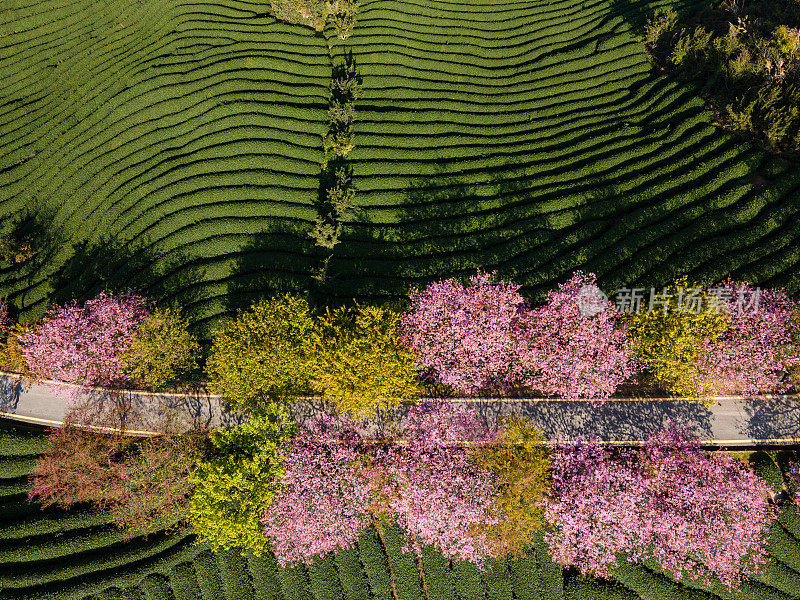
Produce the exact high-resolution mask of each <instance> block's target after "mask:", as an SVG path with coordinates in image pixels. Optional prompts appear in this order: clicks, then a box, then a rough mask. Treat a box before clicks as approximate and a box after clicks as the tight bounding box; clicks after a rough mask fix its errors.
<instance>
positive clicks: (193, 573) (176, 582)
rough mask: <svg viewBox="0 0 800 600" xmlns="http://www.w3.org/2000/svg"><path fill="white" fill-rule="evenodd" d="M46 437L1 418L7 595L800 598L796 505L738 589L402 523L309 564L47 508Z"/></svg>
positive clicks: (101, 599)
mask: <svg viewBox="0 0 800 600" xmlns="http://www.w3.org/2000/svg"><path fill="white" fill-rule="evenodd" d="M45 447H46V445H45V442H44V439H43V438H42V435H41V433H40V432H36V431H31V430H30V428H21V427H20V426H18V425H11V424H9V423H7V422H5V423H0V600H56V599H57V600H515V599H516V600H639V599H640V598H641V599H643V600H651V599H655V598H658V599H659V600H797V599H800V514H798V511H797V510H796V509H795V507H794V506H793V505H786V506H785V507H784V509H783V510H782V512H781V514H780V517H779V520H778V521H775V522H774V523H773V525H772V527H771V530H770V543H769V548H768V549H769V552H770V554H771V557H770V559H769V562H768V563H767V565H766V566H765V567H764V568H763V570H762V573H761V574H760V575H759V576H758V577H757V578H756V579H755V580H753V581H751V582H748V583H746V584H745V585H744V586H743V587H742V588H741V590H740V591H739V592H738V593H735V594H731V593H729V592H728V591H726V590H725V589H724V588H721V587H719V586H717V587H714V588H711V589H707V588H703V587H702V586H701V585H700V584H698V583H696V584H692V585H682V584H678V583H676V582H675V581H674V580H672V579H671V578H669V577H667V576H665V575H664V574H663V573H660V572H658V571H657V570H651V569H650V568H648V567H647V566H642V565H632V564H624V565H622V566H621V567H619V568H618V569H617V570H616V571H615V580H614V581H601V580H597V579H592V578H583V577H580V576H579V575H577V574H576V573H575V572H573V571H568V572H563V571H562V570H561V569H560V568H558V566H557V565H555V564H554V563H553V562H552V560H551V559H550V558H549V555H548V554H547V550H546V547H545V545H544V543H543V542H542V541H541V540H540V541H539V542H538V543H537V544H536V545H535V546H534V547H533V548H531V550H530V552H528V553H527V554H526V555H524V556H522V557H519V558H517V559H514V560H508V561H493V562H492V563H491V564H489V565H487V566H488V568H487V569H486V570H484V571H479V570H478V569H477V568H476V567H475V566H474V565H472V564H471V563H466V562H461V561H456V562H449V561H447V560H446V559H445V558H444V557H443V556H442V555H441V554H440V553H439V552H438V551H436V550H434V549H433V548H430V547H425V548H423V552H422V561H421V568H420V565H419V564H418V563H417V562H416V560H415V559H414V556H413V554H410V553H404V552H402V546H403V543H402V539H401V533H400V530H399V529H397V528H396V527H393V528H390V529H388V530H387V531H386V532H385V535H384V536H383V540H382V541H381V539H379V538H378V537H377V536H376V535H375V533H374V530H369V531H367V532H366V533H365V534H364V535H362V537H361V539H360V541H359V543H358V545H357V547H355V548H352V549H350V550H346V551H342V552H339V553H337V554H335V555H328V556H326V557H325V558H323V559H320V560H318V561H316V562H315V563H314V564H313V565H312V566H310V567H308V568H306V567H296V568H292V569H282V568H280V567H279V566H278V565H277V563H276V561H275V557H274V556H272V555H271V554H266V555H264V556H262V557H252V556H251V557H247V558H245V557H242V556H241V554H239V553H238V551H236V550H229V551H222V552H219V553H212V552H210V551H209V550H208V548H206V547H204V546H197V545H194V543H193V542H194V536H192V535H191V534H190V533H189V532H188V531H187V530H185V529H179V530H178V531H176V532H173V533H171V534H169V535H167V534H166V533H164V532H161V533H158V534H156V535H154V536H152V537H150V538H149V539H143V538H134V539H132V540H128V541H126V540H124V539H123V536H122V535H121V534H120V533H119V531H117V530H116V528H115V527H114V526H113V525H112V524H111V523H110V520H109V519H108V517H107V516H106V515H104V514H97V513H93V512H90V511H88V510H82V509H75V510H72V511H69V512H65V511H61V510H57V509H54V510H47V511H44V512H42V511H41V510H40V509H39V507H38V505H36V504H29V503H27V502H26V501H25V495H24V494H25V490H26V489H27V487H28V486H27V480H26V477H27V474H28V473H30V471H31V469H32V468H33V464H34V462H35V460H36V457H38V456H39V455H40V453H41V452H43V451H44V450H45ZM790 457H793V458H794V459H795V460H796V459H797V455H796V453H795V454H794V455H792V454H791V453H789V452H783V453H781V455H780V456H779V460H778V464H780V465H781V466H785V463H786V460H788V459H789V458H790ZM751 461H752V462H753V463H754V464H755V466H756V468H757V469H758V470H759V472H760V474H761V475H762V476H763V477H765V478H766V479H767V480H768V481H770V482H771V483H772V484H773V485H774V486H775V487H780V484H781V483H782V480H783V475H782V473H781V471H780V470H779V467H778V466H776V464H775V463H774V462H773V461H772V460H771V459H770V458H769V457H768V456H767V455H765V454H764V453H757V454H755V455H753V457H751ZM393 585H394V593H393V591H392V589H393ZM394 594H396V596H395V595H394Z"/></svg>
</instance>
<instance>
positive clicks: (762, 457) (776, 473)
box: [748, 450, 783, 493]
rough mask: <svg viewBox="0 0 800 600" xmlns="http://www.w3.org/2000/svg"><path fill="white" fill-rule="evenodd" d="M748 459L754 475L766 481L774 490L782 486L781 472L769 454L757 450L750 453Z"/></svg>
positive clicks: (778, 489) (777, 490) (776, 490)
mask: <svg viewBox="0 0 800 600" xmlns="http://www.w3.org/2000/svg"><path fill="white" fill-rule="evenodd" d="M748 460H749V462H750V466H752V467H753V471H755V472H756V475H758V476H759V477H761V479H763V480H764V481H766V482H767V483H768V484H769V486H770V487H771V488H772V490H773V491H774V492H776V493H777V492H779V491H780V490H781V489H782V488H783V474H782V473H781V470H780V469H779V468H778V465H776V464H775V461H774V460H773V459H772V457H771V456H770V455H769V454H767V453H766V452H764V451H763V450H759V451H758V452H754V453H753V454H751V455H750V458H749V459H748Z"/></svg>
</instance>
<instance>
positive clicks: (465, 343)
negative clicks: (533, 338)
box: [400, 271, 531, 395]
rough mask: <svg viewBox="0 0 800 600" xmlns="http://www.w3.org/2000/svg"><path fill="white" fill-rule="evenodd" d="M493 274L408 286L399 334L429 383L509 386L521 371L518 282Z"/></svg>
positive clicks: (525, 361)
mask: <svg viewBox="0 0 800 600" xmlns="http://www.w3.org/2000/svg"><path fill="white" fill-rule="evenodd" d="M493 279H494V276H493V275H491V274H488V273H481V272H480V271H478V273H477V275H473V276H472V277H471V278H470V284H469V285H468V286H464V285H462V284H461V283H459V282H458V281H456V280H455V279H447V280H445V281H439V282H437V283H433V284H431V285H429V286H428V287H427V288H425V289H424V290H422V291H420V290H418V289H417V288H411V293H410V295H409V297H410V299H411V307H410V309H409V310H408V311H407V312H406V313H405V314H404V315H403V316H402V317H401V325H400V330H401V335H402V338H401V339H402V340H403V342H404V343H405V344H406V345H407V346H408V347H409V348H410V349H411V350H412V351H413V352H414V354H415V355H416V356H417V368H418V369H420V370H422V371H423V372H424V374H425V376H426V377H427V378H429V379H430V380H432V381H433V382H435V383H441V384H446V385H448V386H450V387H452V388H453V389H455V390H457V391H459V392H461V393H464V394H467V395H472V394H475V393H476V392H477V391H478V390H479V389H480V388H482V387H484V386H487V385H489V384H495V385H499V386H502V387H510V386H513V385H515V384H518V383H519V382H520V381H522V380H523V379H524V377H525V376H526V374H527V367H528V365H530V364H531V361H530V360H529V358H528V357H529V355H530V351H529V349H528V339H529V330H530V324H529V319H528V308H527V306H526V304H525V301H524V299H523V298H522V296H521V295H520V294H519V292H518V290H519V286H517V285H513V284H509V283H504V282H499V283H495V282H494V281H493Z"/></svg>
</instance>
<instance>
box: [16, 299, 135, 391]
mask: <svg viewBox="0 0 800 600" xmlns="http://www.w3.org/2000/svg"><path fill="white" fill-rule="evenodd" d="M147 314H148V308H147V303H146V301H145V299H144V298H143V297H142V296H140V295H138V294H136V293H134V292H132V291H127V292H122V293H119V294H115V293H111V292H101V293H100V294H98V295H97V296H96V297H94V298H92V299H90V300H87V301H86V302H85V303H84V304H83V305H78V303H77V302H75V301H72V302H70V303H67V304H65V305H63V306H57V307H54V308H51V309H50V310H49V311H47V313H46V314H45V316H44V318H43V319H42V321H41V322H40V323H39V324H38V325H37V326H36V327H35V328H33V329H32V330H31V331H29V332H26V333H24V334H22V335H20V346H21V351H22V354H23V356H24V357H25V361H26V362H27V364H28V367H29V368H30V371H31V373H32V374H33V375H34V376H36V377H39V378H52V379H57V380H60V381H65V382H68V383H75V384H80V385H83V386H95V385H100V386H110V387H114V386H118V385H120V384H122V383H123V381H124V377H123V375H122V371H121V365H120V358H121V356H122V354H123V352H124V351H125V349H126V348H127V347H128V345H129V344H130V341H131V336H132V334H133V331H134V329H135V327H136V326H137V325H138V324H139V323H140V322H141V321H142V319H144V318H145V317H146V316H147Z"/></svg>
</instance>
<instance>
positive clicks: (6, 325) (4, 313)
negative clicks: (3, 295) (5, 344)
mask: <svg viewBox="0 0 800 600" xmlns="http://www.w3.org/2000/svg"><path fill="white" fill-rule="evenodd" d="M10 328H11V317H10V316H9V315H8V302H7V301H6V300H4V299H0V335H5V334H6V333H7V332H8V330H9V329H10Z"/></svg>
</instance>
